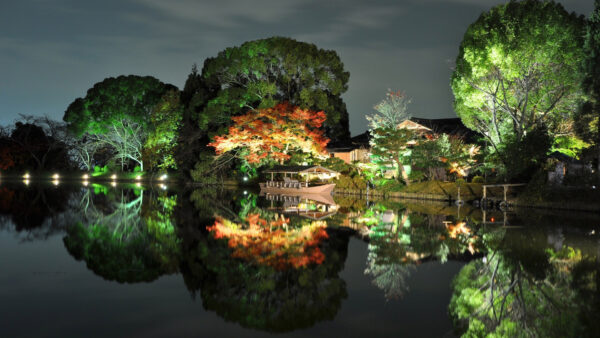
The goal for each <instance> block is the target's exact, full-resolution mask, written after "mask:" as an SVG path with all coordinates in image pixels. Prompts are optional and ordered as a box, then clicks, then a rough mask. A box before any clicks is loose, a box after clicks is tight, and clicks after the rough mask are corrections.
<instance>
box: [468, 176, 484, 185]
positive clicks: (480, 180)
mask: <svg viewBox="0 0 600 338" xmlns="http://www.w3.org/2000/svg"><path fill="white" fill-rule="evenodd" d="M471 183H485V180H484V179H483V177H481V176H475V177H473V179H472V180H471Z"/></svg>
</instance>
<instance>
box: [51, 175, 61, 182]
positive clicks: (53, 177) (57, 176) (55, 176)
mask: <svg viewBox="0 0 600 338" xmlns="http://www.w3.org/2000/svg"><path fill="white" fill-rule="evenodd" d="M52 179H53V180H55V181H57V180H58V179H60V175H58V174H54V175H52Z"/></svg>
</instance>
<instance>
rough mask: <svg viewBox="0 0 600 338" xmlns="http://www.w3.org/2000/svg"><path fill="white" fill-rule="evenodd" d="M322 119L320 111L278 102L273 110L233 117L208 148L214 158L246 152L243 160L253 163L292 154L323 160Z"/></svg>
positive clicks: (279, 160) (287, 156)
mask: <svg viewBox="0 0 600 338" xmlns="http://www.w3.org/2000/svg"><path fill="white" fill-rule="evenodd" d="M325 119H326V115H325V113H324V112H322V111H319V112H314V111H311V110H308V109H301V108H299V107H296V106H292V105H290V104H288V103H280V104H278V105H276V106H275V107H273V108H266V109H258V110H255V111H251V112H248V113H247V114H245V115H241V116H235V117H233V118H232V120H233V126H231V127H229V132H228V133H227V134H226V135H222V136H215V137H214V141H213V142H211V143H209V144H208V145H209V146H211V147H214V148H215V150H216V153H217V156H219V155H222V154H224V153H226V152H228V151H232V150H237V149H245V150H247V151H245V152H244V155H243V158H244V159H245V160H246V161H247V162H248V163H253V164H260V163H262V162H265V161H267V160H269V159H271V160H275V161H278V162H283V161H285V160H287V159H289V158H290V155H289V154H290V152H292V151H302V152H305V153H311V154H313V155H315V156H321V157H322V156H324V155H325V147H326V146H327V143H328V142H329V139H327V138H326V137H325V136H324V135H323V130H321V129H320V128H321V126H322V125H323V122H325Z"/></svg>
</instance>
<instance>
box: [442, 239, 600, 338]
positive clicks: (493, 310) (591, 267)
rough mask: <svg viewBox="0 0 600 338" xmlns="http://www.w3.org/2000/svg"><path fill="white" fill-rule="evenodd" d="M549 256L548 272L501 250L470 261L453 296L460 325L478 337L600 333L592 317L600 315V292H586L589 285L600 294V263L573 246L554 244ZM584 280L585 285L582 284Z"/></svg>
mask: <svg viewBox="0 0 600 338" xmlns="http://www.w3.org/2000/svg"><path fill="white" fill-rule="evenodd" d="M538 257H539V256H538ZM545 262H546V264H547V266H548V269H546V271H545V274H544V275H540V274H539V271H533V273H532V272H531V271H529V270H528V269H527V268H526V265H523V264H521V263H520V262H516V261H515V259H514V257H512V258H509V259H507V258H506V257H505V255H504V254H503V253H501V252H499V251H491V252H490V253H489V254H488V256H487V258H486V259H478V260H476V261H473V262H471V263H469V264H467V265H466V266H465V267H464V268H463V269H462V270H461V272H460V273H459V274H458V276H457V277H456V279H455V280H454V283H453V289H454V292H453V296H452V300H451V302H450V314H451V315H452V317H453V319H454V320H455V324H456V326H457V328H458V329H459V330H460V331H461V332H462V333H463V334H464V335H465V336H478V337H479V336H488V335H490V336H510V337H520V336H522V337H529V336H536V337H550V336H552V337H555V336H556V337H582V336H588V335H589V336H592V335H594V334H595V333H597V332H598V331H597V330H595V329H597V325H598V324H597V321H596V322H594V321H591V320H590V319H591V317H593V316H595V317H597V309H598V308H595V309H594V310H592V309H593V308H592V307H593V306H594V305H597V300H598V298H597V297H596V299H593V297H589V295H588V294H586V292H587V291H589V290H592V293H594V294H596V295H597V294H598V286H597V281H598V265H597V263H596V262H594V263H592V264H590V261H589V259H587V258H585V257H582V256H581V252H580V251H577V250H573V249H572V248H571V249H569V248H565V249H563V250H560V251H558V252H556V251H553V250H551V249H548V250H547V251H546V254H545ZM574 271H575V272H577V273H574ZM582 271H585V272H584V273H583V275H585V276H586V277H583V278H582V279H580V278H579V277H578V276H577V275H578V273H579V272H582ZM574 277H575V279H574ZM582 280H583V281H584V282H583V285H578V283H579V282H578V281H582ZM590 282H592V283H591V284H590ZM573 286H575V287H573ZM594 302H596V303H594ZM586 310H591V311H589V312H588V311H586ZM595 319H597V318H595ZM592 326H595V329H591V328H592Z"/></svg>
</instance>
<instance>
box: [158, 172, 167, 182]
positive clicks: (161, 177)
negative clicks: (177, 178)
mask: <svg viewBox="0 0 600 338" xmlns="http://www.w3.org/2000/svg"><path fill="white" fill-rule="evenodd" d="M158 179H159V180H160V181H164V180H166V179H167V175H166V174H164V175H162V176H160V177H159V178H158Z"/></svg>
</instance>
